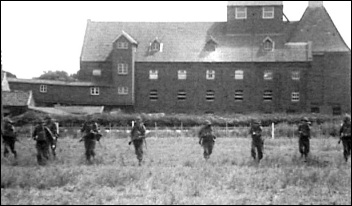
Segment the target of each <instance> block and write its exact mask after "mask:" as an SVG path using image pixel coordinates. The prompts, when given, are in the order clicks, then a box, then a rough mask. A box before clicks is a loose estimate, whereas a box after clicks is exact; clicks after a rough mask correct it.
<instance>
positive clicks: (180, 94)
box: [177, 90, 187, 101]
mask: <svg viewBox="0 0 352 206" xmlns="http://www.w3.org/2000/svg"><path fill="white" fill-rule="evenodd" d="M186 98H187V93H186V91H185V90H180V91H178V94H177V100H178V101H186Z"/></svg>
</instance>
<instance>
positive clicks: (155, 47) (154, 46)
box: [150, 41, 160, 52]
mask: <svg viewBox="0 0 352 206" xmlns="http://www.w3.org/2000/svg"><path fill="white" fill-rule="evenodd" d="M150 50H151V51H153V52H158V51H160V43H159V42H158V41H154V42H153V43H151V45H150Z"/></svg>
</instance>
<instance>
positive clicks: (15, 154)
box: [12, 150, 17, 159]
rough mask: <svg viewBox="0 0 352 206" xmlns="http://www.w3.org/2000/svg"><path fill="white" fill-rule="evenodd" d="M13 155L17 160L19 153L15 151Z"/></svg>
mask: <svg viewBox="0 0 352 206" xmlns="http://www.w3.org/2000/svg"><path fill="white" fill-rule="evenodd" d="M12 153H13V155H14V156H15V159H17V152H16V151H15V150H14V151H12Z"/></svg>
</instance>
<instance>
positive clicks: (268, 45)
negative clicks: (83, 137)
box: [263, 38, 275, 51]
mask: <svg viewBox="0 0 352 206" xmlns="http://www.w3.org/2000/svg"><path fill="white" fill-rule="evenodd" d="M274 48H275V42H274V41H273V40H271V39H270V38H266V39H264V42H263V49H264V50H265V51H273V50H274Z"/></svg>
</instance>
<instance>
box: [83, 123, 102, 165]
mask: <svg viewBox="0 0 352 206" xmlns="http://www.w3.org/2000/svg"><path fill="white" fill-rule="evenodd" d="M81 132H83V133H84V136H83V137H82V139H81V140H80V142H81V141H84V148H85V150H86V152H85V156H86V159H87V161H88V162H91V158H94V157H95V145H96V141H99V140H100V137H101V135H100V134H99V131H98V124H97V123H96V122H88V121H87V122H85V123H84V125H83V126H82V129H81Z"/></svg>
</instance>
